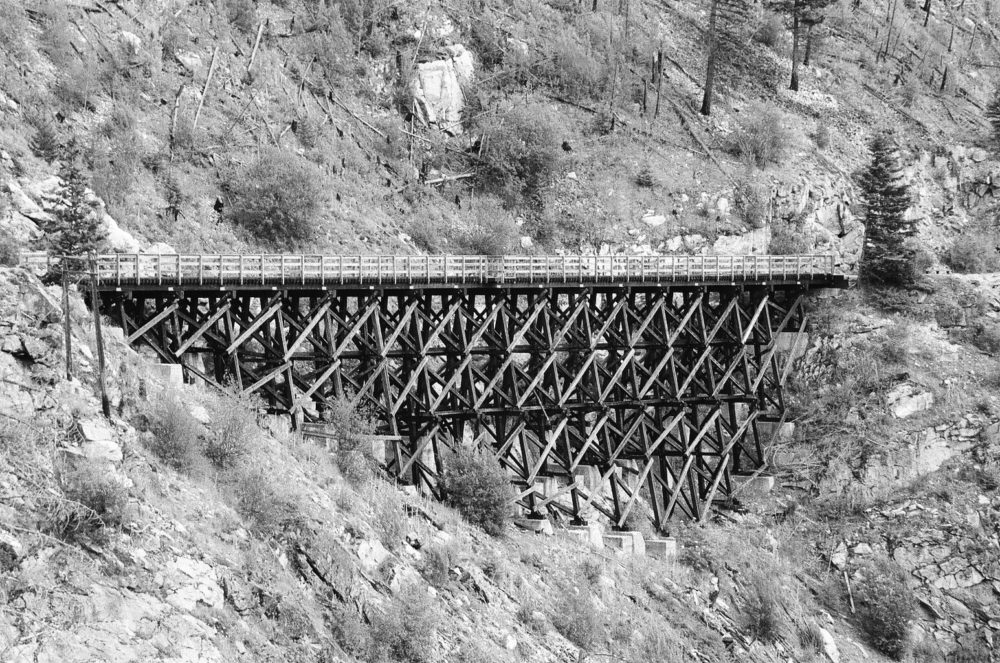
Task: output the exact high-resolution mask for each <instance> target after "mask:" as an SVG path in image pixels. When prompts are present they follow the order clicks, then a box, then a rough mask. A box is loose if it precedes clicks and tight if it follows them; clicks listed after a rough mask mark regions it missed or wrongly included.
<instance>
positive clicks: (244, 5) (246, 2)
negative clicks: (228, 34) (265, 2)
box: [226, 0, 257, 33]
mask: <svg viewBox="0 0 1000 663" xmlns="http://www.w3.org/2000/svg"><path fill="white" fill-rule="evenodd" d="M226 18H228V19H229V22H230V23H231V24H232V26H233V27H234V28H236V29H237V30H239V31H240V32H243V33H251V32H253V31H254V30H255V29H256V28H257V8H256V7H254V3H253V0H226Z"/></svg>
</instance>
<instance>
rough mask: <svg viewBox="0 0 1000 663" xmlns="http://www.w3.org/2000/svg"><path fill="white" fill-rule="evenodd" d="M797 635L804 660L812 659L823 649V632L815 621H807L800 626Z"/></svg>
mask: <svg viewBox="0 0 1000 663" xmlns="http://www.w3.org/2000/svg"><path fill="white" fill-rule="evenodd" d="M798 635H799V648H800V649H801V651H802V653H803V654H804V655H805V656H806V660H812V659H813V658H815V657H816V655H817V654H820V653H821V652H822V651H823V632H822V631H821V630H820V627H819V626H817V625H816V624H815V623H813V622H809V623H808V624H806V625H805V626H803V627H802V628H800V629H799V633H798Z"/></svg>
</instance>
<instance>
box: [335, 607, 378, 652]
mask: <svg viewBox="0 0 1000 663" xmlns="http://www.w3.org/2000/svg"><path fill="white" fill-rule="evenodd" d="M330 613H331V614H330V620H329V624H330V633H331V635H333V639H334V640H336V641H337V644H338V645H339V646H340V648H341V649H343V650H344V651H345V652H347V653H348V654H350V655H351V656H354V657H360V656H361V655H362V654H363V653H364V652H365V651H367V650H368V649H369V648H370V647H371V636H370V634H369V633H368V629H367V628H366V627H365V625H364V624H363V623H362V622H361V619H360V618H359V616H358V613H357V612H355V611H354V610H351V609H349V608H347V607H345V606H343V605H337V606H336V607H334V608H332V609H331V610H330Z"/></svg>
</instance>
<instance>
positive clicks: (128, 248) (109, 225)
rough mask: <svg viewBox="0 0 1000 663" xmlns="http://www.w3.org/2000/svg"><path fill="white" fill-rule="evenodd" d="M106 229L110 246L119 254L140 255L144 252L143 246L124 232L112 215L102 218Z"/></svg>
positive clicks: (105, 215)
mask: <svg viewBox="0 0 1000 663" xmlns="http://www.w3.org/2000/svg"><path fill="white" fill-rule="evenodd" d="M102 221H103V222H104V229H105V231H107V234H108V240H107V241H108V246H109V247H110V248H111V249H112V250H113V251H116V252H118V253H139V252H140V251H142V244H140V243H139V240H137V239H136V238H135V237H132V235H131V234H130V233H129V232H128V231H126V230H123V229H122V227H121V226H119V225H118V222H117V221H115V220H114V218H112V217H111V215H110V214H104V216H103V217H102Z"/></svg>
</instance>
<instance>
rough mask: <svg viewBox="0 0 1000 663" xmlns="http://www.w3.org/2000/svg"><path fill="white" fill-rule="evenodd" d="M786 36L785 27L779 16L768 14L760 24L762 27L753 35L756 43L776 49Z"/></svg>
mask: <svg viewBox="0 0 1000 663" xmlns="http://www.w3.org/2000/svg"><path fill="white" fill-rule="evenodd" d="M784 36H785V25H784V23H782V21H781V17H780V16H778V15H777V14H768V15H767V16H765V17H764V19H763V20H762V21H761V22H760V27H758V28H757V31H756V32H755V33H754V34H753V38H754V41H756V42H757V43H760V44H763V45H764V46H767V47H768V48H776V47H777V46H778V45H780V44H781V40H782V39H783V38H784Z"/></svg>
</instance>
